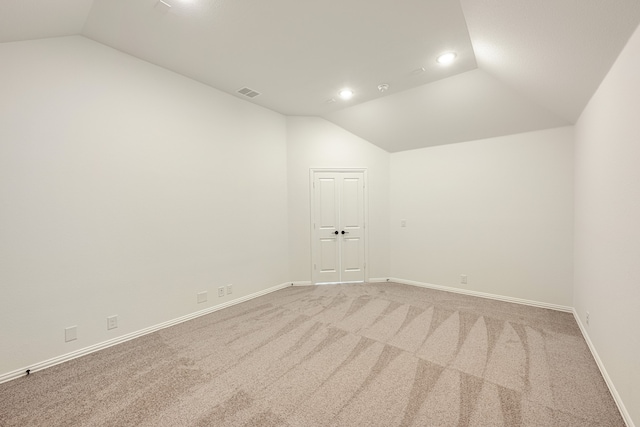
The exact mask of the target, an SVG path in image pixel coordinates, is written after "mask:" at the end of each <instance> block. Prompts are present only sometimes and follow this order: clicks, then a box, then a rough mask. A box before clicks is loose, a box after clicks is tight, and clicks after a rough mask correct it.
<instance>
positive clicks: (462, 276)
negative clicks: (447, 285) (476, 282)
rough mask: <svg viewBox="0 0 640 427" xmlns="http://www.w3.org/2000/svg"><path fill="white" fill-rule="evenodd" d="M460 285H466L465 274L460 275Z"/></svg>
mask: <svg viewBox="0 0 640 427" xmlns="http://www.w3.org/2000/svg"><path fill="white" fill-rule="evenodd" d="M460 284H462V285H466V284H467V275H466V274H461V275H460Z"/></svg>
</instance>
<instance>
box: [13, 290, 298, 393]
mask: <svg viewBox="0 0 640 427" xmlns="http://www.w3.org/2000/svg"><path fill="white" fill-rule="evenodd" d="M294 283H296V282H293V283H292V282H286V283H282V284H280V285H277V286H272V287H270V288H267V289H264V290H262V291H259V292H254V293H252V294H249V295H245V296H243V297H240V298H237V299H234V300H231V301H227V302H224V303H222V304H218V305H216V306H213V307H209V308H205V309H204V310H200V311H196V312H194V313H190V314H187V315H185V316H182V317H178V318H176V319H173V320H169V321H167V322H163V323H159V324H157V325H154V326H150V327H148V328H144V329H140V330H139V331H135V332H131V333H129V334H126V335H122V336H119V337H116V338H113V339H110V340H107V341H103V342H101V343H98V344H94V345H91V346H89V347H85V348H81V349H79V350H76V351H72V352H71V353H67V354H63V355H61V356H57V357H54V358H52V359H49V360H45V361H42V362H38V363H34V364H32V365H29V366H26V367H24V368H22V369H17V370H15V371H11V372H7V373H6V374H2V375H0V384H2V383H4V382H7V381H11V380H14V379H16V378H19V377H22V376H24V375H25V374H26V372H27V370H29V371H30V373H33V372H37V371H41V370H43V369H45V368H50V367H52V366H55V365H59V364H60V363H63V362H67V361H69V360H72V359H76V358H78V357H81V356H85V355H87V354H90V353H94V352H96V351H99V350H102V349H105V348H108V347H111V346H114V345H116V344H120V343H123V342H125V341H130V340H132V339H134V338H138V337H141V336H143V335H147V334H150V333H153V332H156V331H158V330H160V329H164V328H168V327H169V326H173V325H177V324H178V323H182V322H186V321H187V320H191V319H195V318H196V317H200V316H204V315H206V314H209V313H213V312H215V311H218V310H222V309H223V308H227V307H231V306H233V305H236V304H240V303H242V302H245V301H249V300H252V299H254V298H257V297H260V296H262V295H266V294H269V293H271V292H275V291H277V290H280V289H284V288H286V287H289V286H292V285H293V284H294Z"/></svg>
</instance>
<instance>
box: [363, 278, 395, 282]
mask: <svg viewBox="0 0 640 427" xmlns="http://www.w3.org/2000/svg"><path fill="white" fill-rule="evenodd" d="M389 280H390V279H389V278H388V277H373V278H370V279H369V280H368V281H367V282H368V283H384V282H388V281H389Z"/></svg>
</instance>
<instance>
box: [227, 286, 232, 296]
mask: <svg viewBox="0 0 640 427" xmlns="http://www.w3.org/2000/svg"><path fill="white" fill-rule="evenodd" d="M232 293H233V285H231V284H229V285H227V295H231V294H232Z"/></svg>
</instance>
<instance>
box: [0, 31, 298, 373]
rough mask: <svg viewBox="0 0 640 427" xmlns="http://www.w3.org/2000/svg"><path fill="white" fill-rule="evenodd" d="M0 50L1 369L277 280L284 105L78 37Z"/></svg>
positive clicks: (281, 249)
mask: <svg viewBox="0 0 640 427" xmlns="http://www.w3.org/2000/svg"><path fill="white" fill-rule="evenodd" d="M0 63H1V64H2V67H0V93H1V94H2V96H0V204H1V205H0V260H1V261H0V262H1V264H0V286H1V287H0V324H1V325H2V327H1V328H0V343H1V345H2V357H1V358H0V374H2V373H6V372H10V371H12V370H15V369H21V368H24V367H28V366H29V364H32V363H36V362H40V361H44V360H47V359H49V358H51V357H54V356H59V355H62V354H65V353H68V352H71V351H75V350H76V349H80V348H85V347H87V346H90V345H93V344H95V343H99V342H103V341H106V340H108V339H112V338H115V337H117V336H118V335H124V334H127V333H130V332H133V331H137V330H140V329H143V328H145V327H148V326H152V325H156V324H159V323H161V322H164V321H167V320H171V319H174V318H178V317H181V316H183V315H186V314H189V313H192V312H196V311H199V310H203V309H205V308H207V307H210V306H212V305H216V304H219V303H222V302H227V301H229V300H231V299H232V298H238V297H241V296H243V295H247V294H251V293H254V292H257V291H260V290H262V289H266V288H268V287H271V286H274V285H278V284H280V283H283V282H285V281H286V280H287V279H288V275H289V266H288V242H287V238H286V233H287V185H286V179H287V177H286V171H287V169H286V120H285V118H284V116H282V115H279V114H276V113H273V112H271V111H268V110H266V109H263V108H261V107H257V106H255V105H252V104H250V103H248V102H245V101H242V100H240V99H237V98H235V97H233V96H229V95H227V94H224V93H222V92H219V91H217V90H214V89H212V88H210V87H207V86H205V85H202V84H200V83H197V82H194V81H192V80H190V79H187V78H185V77H182V76H179V75H177V74H175V73H172V72H169V71H166V70H163V69H161V68H159V67H156V66H154V65H151V64H149V63H146V62H143V61H140V60H138V59H135V58H133V57H131V56H128V55H125V54H122V53H120V52H118V51H115V50H113V49H110V48H107V47H105V46H103V45H100V44H98V43H95V42H93V41H90V40H88V39H86V38H83V37H65V38H57V39H45V40H36V41H28V42H16V43H5V44H0ZM228 283H232V284H233V285H234V287H233V294H231V295H227V296H224V297H220V298H219V297H218V296H217V292H216V291H217V287H218V286H222V285H226V284H228ZM201 291H207V292H208V301H207V302H205V303H200V304H198V303H197V302H196V301H197V299H196V293H198V292H201ZM110 315H117V316H118V321H119V322H118V323H119V326H118V328H117V329H113V330H109V331H107V328H106V326H107V322H106V318H107V316H110ZM73 325H77V333H78V339H77V340H76V341H72V342H68V343H65V341H64V328H65V327H68V326H73Z"/></svg>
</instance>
